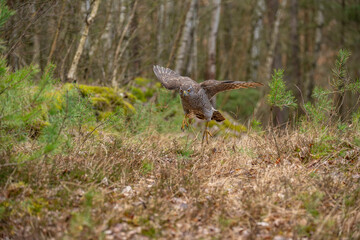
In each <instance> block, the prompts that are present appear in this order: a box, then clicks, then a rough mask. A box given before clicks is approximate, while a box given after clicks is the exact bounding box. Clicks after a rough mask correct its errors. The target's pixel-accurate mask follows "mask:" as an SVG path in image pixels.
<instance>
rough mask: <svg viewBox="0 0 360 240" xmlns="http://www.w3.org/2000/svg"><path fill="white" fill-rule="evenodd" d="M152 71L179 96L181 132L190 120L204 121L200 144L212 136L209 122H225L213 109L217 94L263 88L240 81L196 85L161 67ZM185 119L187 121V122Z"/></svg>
mask: <svg viewBox="0 0 360 240" xmlns="http://www.w3.org/2000/svg"><path fill="white" fill-rule="evenodd" d="M153 71H154V73H155V75H156V77H157V78H158V79H159V81H160V82H161V84H162V85H163V86H164V87H165V88H167V89H169V90H176V91H178V92H179V94H180V96H181V102H182V106H183V109H184V113H185V117H184V120H183V122H182V126H181V129H182V130H184V127H185V126H187V127H188V126H189V124H190V123H191V119H192V118H194V117H197V118H199V119H202V120H205V121H206V123H205V130H204V133H203V137H202V142H204V137H205V136H206V142H208V135H210V136H212V135H211V133H210V132H209V131H208V130H207V128H208V123H209V121H211V120H215V121H217V122H222V121H224V120H225V118H224V116H223V115H222V114H221V113H220V112H219V111H218V110H216V109H215V106H214V105H213V103H212V101H211V99H212V98H213V97H214V96H215V95H216V94H217V93H219V92H222V91H228V90H232V89H239V88H250V87H251V88H254V87H259V86H263V84H262V83H258V82H240V81H217V80H206V81H204V82H202V83H197V82H195V81H194V80H192V79H191V78H189V77H185V76H180V75H179V74H178V73H177V72H175V71H173V70H171V69H169V68H164V67H161V66H154V67H153ZM187 119H189V121H188V120H187Z"/></svg>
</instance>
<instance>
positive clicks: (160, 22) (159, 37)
mask: <svg viewBox="0 0 360 240" xmlns="http://www.w3.org/2000/svg"><path fill="white" fill-rule="evenodd" d="M164 14H165V3H164V0H160V6H159V10H158V25H157V27H158V33H157V52H156V60H157V63H158V64H159V65H162V64H163V61H162V52H163V50H164Z"/></svg>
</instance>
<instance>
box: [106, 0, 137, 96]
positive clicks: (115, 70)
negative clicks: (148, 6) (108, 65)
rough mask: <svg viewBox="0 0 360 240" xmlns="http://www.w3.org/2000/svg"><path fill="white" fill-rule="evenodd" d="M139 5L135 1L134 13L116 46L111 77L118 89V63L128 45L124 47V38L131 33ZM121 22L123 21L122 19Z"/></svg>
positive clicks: (132, 12) (112, 82) (113, 84)
mask: <svg viewBox="0 0 360 240" xmlns="http://www.w3.org/2000/svg"><path fill="white" fill-rule="evenodd" d="M137 3H138V1H137V0H135V2H134V6H133V8H132V11H131V14H130V17H129V19H128V22H127V23H126V25H125V26H124V29H123V31H122V33H121V36H120V39H119V41H118V44H117V46H116V50H115V55H114V60H113V64H112V65H113V71H112V75H111V85H112V86H113V87H114V88H115V89H116V88H117V87H118V86H119V81H117V73H118V62H119V59H120V58H121V56H122V53H123V52H124V51H125V48H126V47H127V45H128V44H127V43H126V44H125V45H124V46H123V41H124V38H125V36H126V34H127V33H128V31H129V28H130V25H131V22H132V20H133V18H134V15H135V11H136V6H137ZM120 20H121V19H120Z"/></svg>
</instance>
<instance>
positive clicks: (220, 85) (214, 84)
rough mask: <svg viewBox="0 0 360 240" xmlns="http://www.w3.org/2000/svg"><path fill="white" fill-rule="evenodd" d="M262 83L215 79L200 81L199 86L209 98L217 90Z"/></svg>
mask: <svg viewBox="0 0 360 240" xmlns="http://www.w3.org/2000/svg"><path fill="white" fill-rule="evenodd" d="M263 85H264V84H262V83H258V82H240V81H217V80H207V81H204V82H202V83H200V86H201V87H202V88H203V89H204V90H205V92H206V95H207V96H208V97H209V99H211V98H212V97H213V96H215V95H216V94H217V93H219V92H223V91H228V90H233V89H239V88H254V87H260V86H263Z"/></svg>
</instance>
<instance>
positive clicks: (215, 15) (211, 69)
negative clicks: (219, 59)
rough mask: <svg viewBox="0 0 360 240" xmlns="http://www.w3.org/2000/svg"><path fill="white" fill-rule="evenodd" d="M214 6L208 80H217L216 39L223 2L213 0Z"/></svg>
mask: <svg viewBox="0 0 360 240" xmlns="http://www.w3.org/2000/svg"><path fill="white" fill-rule="evenodd" d="M212 5H213V7H214V10H213V13H212V17H211V26H210V36H209V42H208V70H207V78H208V79H215V77H216V38H217V33H218V29H219V22H220V11H221V0H212Z"/></svg>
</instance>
